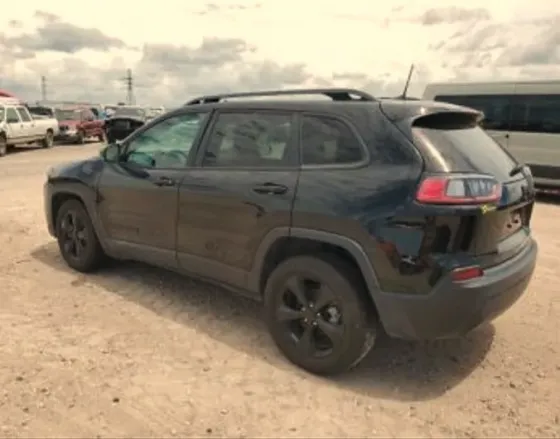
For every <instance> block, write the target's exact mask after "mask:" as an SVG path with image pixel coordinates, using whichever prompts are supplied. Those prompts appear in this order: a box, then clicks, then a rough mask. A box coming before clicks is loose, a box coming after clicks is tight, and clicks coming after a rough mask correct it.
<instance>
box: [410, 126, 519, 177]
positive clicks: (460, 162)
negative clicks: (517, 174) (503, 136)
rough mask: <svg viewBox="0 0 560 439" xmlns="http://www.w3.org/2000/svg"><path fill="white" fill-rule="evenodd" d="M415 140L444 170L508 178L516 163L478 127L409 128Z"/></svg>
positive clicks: (432, 160) (435, 163)
mask: <svg viewBox="0 0 560 439" xmlns="http://www.w3.org/2000/svg"><path fill="white" fill-rule="evenodd" d="M412 133H413V136H414V141H415V143H417V144H420V146H422V147H423V148H422V150H423V152H425V153H427V154H428V155H429V156H430V157H429V159H430V161H431V162H432V163H433V164H434V165H436V166H437V168H438V170H440V171H444V172H477V173H485V174H491V175H493V176H494V177H496V178H497V179H498V180H499V181H506V180H508V179H509V178H510V177H509V173H510V171H511V170H512V169H513V168H514V167H515V166H516V165H517V162H516V161H515V160H514V159H513V157H512V156H511V155H510V154H509V153H507V152H506V151H505V150H504V149H503V148H502V146H500V145H499V144H498V143H497V142H496V141H494V139H492V138H491V137H490V136H489V135H488V134H486V132H485V131H483V130H482V129H481V128H479V127H478V126H475V127H472V126H469V127H466V128H458V129H438V128H424V127H415V126H413V127H412Z"/></svg>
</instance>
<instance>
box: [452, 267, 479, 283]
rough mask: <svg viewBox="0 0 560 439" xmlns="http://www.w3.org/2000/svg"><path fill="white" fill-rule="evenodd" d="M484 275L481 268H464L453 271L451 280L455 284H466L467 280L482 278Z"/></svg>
mask: <svg viewBox="0 0 560 439" xmlns="http://www.w3.org/2000/svg"><path fill="white" fill-rule="evenodd" d="M483 275H484V271H483V270H482V268H480V267H463V268H456V269H455V270H453V271H452V272H451V279H452V280H453V282H464V281H466V280H471V279H476V278H477V277H482V276H483Z"/></svg>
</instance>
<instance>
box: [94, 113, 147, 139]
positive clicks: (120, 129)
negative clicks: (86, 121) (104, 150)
mask: <svg viewBox="0 0 560 439" xmlns="http://www.w3.org/2000/svg"><path fill="white" fill-rule="evenodd" d="M113 110H114V111H113V113H112V114H111V116H110V117H109V118H107V119H106V120H105V136H106V138H107V142H109V143H113V142H116V141H117V140H122V139H124V138H126V137H127V136H128V135H130V134H131V133H132V132H134V131H135V130H137V129H138V128H140V127H141V126H142V125H144V124H145V123H146V122H147V120H148V115H147V114H146V110H144V109H143V108H141V107H134V106H125V105H120V106H116V107H113Z"/></svg>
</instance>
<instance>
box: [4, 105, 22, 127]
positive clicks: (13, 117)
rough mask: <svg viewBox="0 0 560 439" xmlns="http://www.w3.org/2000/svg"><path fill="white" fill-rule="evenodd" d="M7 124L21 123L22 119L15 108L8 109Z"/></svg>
mask: <svg viewBox="0 0 560 439" xmlns="http://www.w3.org/2000/svg"><path fill="white" fill-rule="evenodd" d="M6 122H7V123H19V122H20V119H19V116H18V113H17V111H16V109H15V108H12V107H8V109H7V110H6Z"/></svg>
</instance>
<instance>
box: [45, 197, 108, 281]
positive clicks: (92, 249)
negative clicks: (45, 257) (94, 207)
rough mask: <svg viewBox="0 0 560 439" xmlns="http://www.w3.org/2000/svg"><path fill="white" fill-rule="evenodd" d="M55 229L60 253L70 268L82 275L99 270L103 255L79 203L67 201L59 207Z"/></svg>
mask: <svg viewBox="0 0 560 439" xmlns="http://www.w3.org/2000/svg"><path fill="white" fill-rule="evenodd" d="M55 227H56V236H57V240H58V247H59V249H60V253H61V254H62V257H63V258H64V260H65V261H66V263H67V264H68V265H69V266H70V267H71V268H73V269H74V270H77V271H80V272H82V273H88V272H91V271H94V270H95V269H97V268H99V266H100V265H101V263H102V262H103V260H104V259H105V254H104V252H103V249H102V247H101V244H100V243H99V239H98V238H97V234H96V233H95V229H94V228H93V224H92V222H91V219H90V217H89V215H88V213H87V211H86V209H85V207H84V205H83V204H82V203H81V202H80V201H78V200H68V201H66V202H65V203H64V204H63V205H62V206H61V207H60V209H59V211H58V213H57V215H56V223H55Z"/></svg>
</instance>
